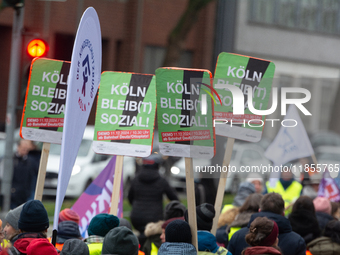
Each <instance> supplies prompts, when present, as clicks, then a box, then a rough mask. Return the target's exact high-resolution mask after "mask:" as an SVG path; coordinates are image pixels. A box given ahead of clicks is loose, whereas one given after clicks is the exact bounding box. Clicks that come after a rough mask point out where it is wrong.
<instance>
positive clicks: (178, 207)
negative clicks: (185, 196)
mask: <svg viewBox="0 0 340 255" xmlns="http://www.w3.org/2000/svg"><path fill="white" fill-rule="evenodd" d="M186 210H187V208H186V207H185V205H183V204H182V203H181V202H180V201H178V200H173V201H170V202H169V203H168V204H167V205H166V206H165V208H164V218H163V219H164V220H165V221H167V220H168V219H172V218H177V217H182V216H184V213H185V211H186Z"/></svg>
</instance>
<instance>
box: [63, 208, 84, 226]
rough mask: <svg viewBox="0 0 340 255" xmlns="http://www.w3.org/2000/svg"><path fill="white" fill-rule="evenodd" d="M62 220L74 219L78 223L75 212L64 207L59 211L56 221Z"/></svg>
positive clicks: (78, 219) (77, 216)
mask: <svg viewBox="0 0 340 255" xmlns="http://www.w3.org/2000/svg"><path fill="white" fill-rule="evenodd" d="M63 221H74V222H75V223H77V224H78V225H79V221H80V218H79V215H78V213H77V212H75V211H74V210H72V209H70V208H65V209H64V210H61V211H60V213H59V221H58V223H60V222H63Z"/></svg>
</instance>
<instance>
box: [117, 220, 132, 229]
mask: <svg viewBox="0 0 340 255" xmlns="http://www.w3.org/2000/svg"><path fill="white" fill-rule="evenodd" d="M119 227H127V228H128V229H130V230H132V225H131V223H130V221H128V220H127V219H125V218H119Z"/></svg>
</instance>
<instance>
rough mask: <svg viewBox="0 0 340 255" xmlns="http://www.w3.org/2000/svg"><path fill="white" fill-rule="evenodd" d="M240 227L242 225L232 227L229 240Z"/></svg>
mask: <svg viewBox="0 0 340 255" xmlns="http://www.w3.org/2000/svg"><path fill="white" fill-rule="evenodd" d="M240 229H241V227H231V228H230V231H229V233H228V241H230V239H231V237H232V236H233V234H235V232H237V231H239V230H240Z"/></svg>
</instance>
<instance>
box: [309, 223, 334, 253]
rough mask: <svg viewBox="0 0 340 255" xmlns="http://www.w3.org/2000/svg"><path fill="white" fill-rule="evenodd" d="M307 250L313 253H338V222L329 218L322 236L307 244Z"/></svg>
mask: <svg viewBox="0 0 340 255" xmlns="http://www.w3.org/2000/svg"><path fill="white" fill-rule="evenodd" d="M307 250H309V251H310V252H311V253H312V254H313V255H328V254H334V255H339V254H340V222H339V221H337V220H331V221H329V222H328V223H327V225H326V227H325V231H324V234H323V236H322V237H319V238H317V239H315V240H313V241H312V242H310V243H308V244H307Z"/></svg>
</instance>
